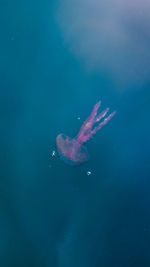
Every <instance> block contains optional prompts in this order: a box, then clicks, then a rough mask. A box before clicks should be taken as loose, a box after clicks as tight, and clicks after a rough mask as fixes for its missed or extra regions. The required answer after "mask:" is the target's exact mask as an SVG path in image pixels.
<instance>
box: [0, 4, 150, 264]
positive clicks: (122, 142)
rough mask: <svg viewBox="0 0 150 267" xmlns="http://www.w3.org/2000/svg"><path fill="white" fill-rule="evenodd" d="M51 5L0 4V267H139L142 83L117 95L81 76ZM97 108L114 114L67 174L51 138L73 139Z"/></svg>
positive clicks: (145, 107) (146, 236) (143, 181)
mask: <svg viewBox="0 0 150 267" xmlns="http://www.w3.org/2000/svg"><path fill="white" fill-rule="evenodd" d="M57 4H58V3H57V1H56V2H54V1H44V2H43V1H42V0H38V1H23V0H21V1H10V0H8V1H7V0H6V1H3V0H2V1H1V2H0V21H1V35H0V47H1V49H0V62H1V64H0V110H1V113H0V114H1V131H0V137H1V138H0V147H1V149H0V150H1V153H0V155H1V160H0V162H1V175H0V266H1V267H12V266H15V267H16V266H19V267H20V266H25V267H28V266H35V267H37V266H39V267H43V266H46V267H57V266H58V267H88V266H90V267H127V266H129V267H130V266H136V267H137V266H139V267H141V266H144V267H149V266H150V251H149V247H150V212H149V207H150V193H149V192H150V161H149V159H150V157H149V156H150V155H149V151H150V142H149V136H150V124H149V117H150V104H149V103H150V79H149V80H146V81H145V82H144V83H141V84H139V85H138V86H137V85H134V84H132V85H131V86H130V84H129V85H128V89H127V90H123V91H120V90H119V88H118V87H119V86H120V85H117V83H115V82H113V81H112V79H111V77H110V76H109V75H108V74H107V73H105V72H104V73H101V74H99V73H97V72H94V71H93V72H90V71H87V70H86V69H85V68H84V66H83V65H82V63H81V61H80V60H78V58H77V57H76V56H75V55H74V54H73V53H72V51H71V50H70V49H69V46H68V44H67V43H65V42H64V40H63V36H62V32H61V29H60V27H59V25H58V23H57V21H56V19H55V15H54V14H55V9H56V8H57ZM141 38H144V37H143V35H142V36H141ZM147 42H150V41H149V40H147ZM125 80H126V77H124V81H125ZM100 99H101V100H102V108H103V109H104V108H106V107H110V109H111V110H112V111H113V110H117V113H116V115H115V117H114V118H113V119H112V120H111V121H110V122H109V123H108V124H107V125H106V126H104V128H103V129H102V130H101V131H99V132H98V133H97V134H96V135H95V136H94V138H93V139H92V140H90V141H89V142H88V143H87V144H86V146H87V148H88V151H89V154H90V159H89V161H88V162H87V163H85V164H83V165H81V166H69V165H67V164H65V162H64V161H61V160H60V159H59V156H58V154H57V151H56V145H55V139H56V136H57V135H58V134H59V133H64V134H66V135H68V136H70V137H74V136H75V135H76V134H77V132H78V130H79V128H80V126H81V124H82V123H83V121H84V120H85V119H86V118H87V116H88V115H89V113H90V112H91V110H92V108H93V106H94V104H95V103H96V102H98V101H99V100H100ZM78 117H80V120H78V119H77V118H78ZM53 151H56V154H55V155H54V156H52V152H53ZM88 172H90V175H88Z"/></svg>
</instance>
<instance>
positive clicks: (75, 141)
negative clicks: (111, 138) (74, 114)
mask: <svg viewBox="0 0 150 267" xmlns="http://www.w3.org/2000/svg"><path fill="white" fill-rule="evenodd" d="M100 105H101V101H99V102H98V103H97V104H95V106H94V108H93V110H92V112H91V114H90V116H89V117H88V118H87V119H86V120H85V121H84V123H83V124H82V126H81V128H80V130H79V132H78V134H77V135H76V136H75V137H74V138H70V137H68V136H66V135H64V134H59V135H58V136H57V137H56V147H57V151H58V154H59V156H60V158H61V159H63V160H64V161H65V162H66V163H68V164H70V165H79V164H81V163H84V162H85V161H87V160H88V159H89V153H88V150H87V148H86V146H85V145H84V143H86V142H87V141H88V140H89V139H91V138H92V137H93V135H94V134H95V133H96V132H97V131H99V130H100V129H101V128H102V127H103V126H104V125H105V124H107V123H108V121H110V120H111V119H112V118H113V116H114V115H115V113H116V111H114V112H112V113H111V114H109V115H108V116H106V114H107V113H108V111H109V108H106V109H105V110H103V111H102V112H101V113H100V114H98V115H97V112H98V109H99V107H100ZM105 116H106V117H105ZM103 118H104V120H103V121H101V120H102V119H103ZM100 121H101V122H100ZM99 122H100V123H99ZM97 123H98V124H97ZM95 124H97V125H95ZM94 125H95V126H94Z"/></svg>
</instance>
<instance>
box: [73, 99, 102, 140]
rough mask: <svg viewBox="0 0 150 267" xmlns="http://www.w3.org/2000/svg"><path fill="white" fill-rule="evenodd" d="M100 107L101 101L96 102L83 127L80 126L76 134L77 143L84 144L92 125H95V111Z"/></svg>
mask: <svg viewBox="0 0 150 267" xmlns="http://www.w3.org/2000/svg"><path fill="white" fill-rule="evenodd" d="M100 105H101V101H99V102H97V103H96V105H95V106H94V108H93V110H92V112H91V114H90V116H89V117H88V118H87V119H86V120H85V121H84V123H83V125H82V126H81V128H80V130H79V133H78V136H77V138H78V140H79V142H86V141H84V140H86V136H87V135H89V134H90V132H91V130H92V127H93V124H94V123H95V117H96V115H97V111H98V109H99V107H100Z"/></svg>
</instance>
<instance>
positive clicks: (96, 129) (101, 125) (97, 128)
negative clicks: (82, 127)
mask: <svg viewBox="0 0 150 267" xmlns="http://www.w3.org/2000/svg"><path fill="white" fill-rule="evenodd" d="M115 114H116V111H114V112H112V113H111V114H110V115H109V116H108V117H107V118H105V119H104V120H103V121H102V122H101V123H100V124H99V125H98V126H97V127H95V128H94V129H93V130H92V131H91V137H92V135H94V134H95V133H96V132H97V131H98V130H100V129H101V128H102V127H103V126H104V125H105V124H107V123H108V122H109V121H110V120H111V119H112V118H113V117H114V115H115Z"/></svg>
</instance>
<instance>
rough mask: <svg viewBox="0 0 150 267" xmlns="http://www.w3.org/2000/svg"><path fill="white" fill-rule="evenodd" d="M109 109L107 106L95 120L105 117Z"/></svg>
mask: <svg viewBox="0 0 150 267" xmlns="http://www.w3.org/2000/svg"><path fill="white" fill-rule="evenodd" d="M108 111H109V108H106V109H105V110H103V111H102V112H101V113H100V114H98V115H97V116H96V118H95V122H98V121H100V120H101V119H102V118H104V117H105V116H106V114H107V112H108Z"/></svg>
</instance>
